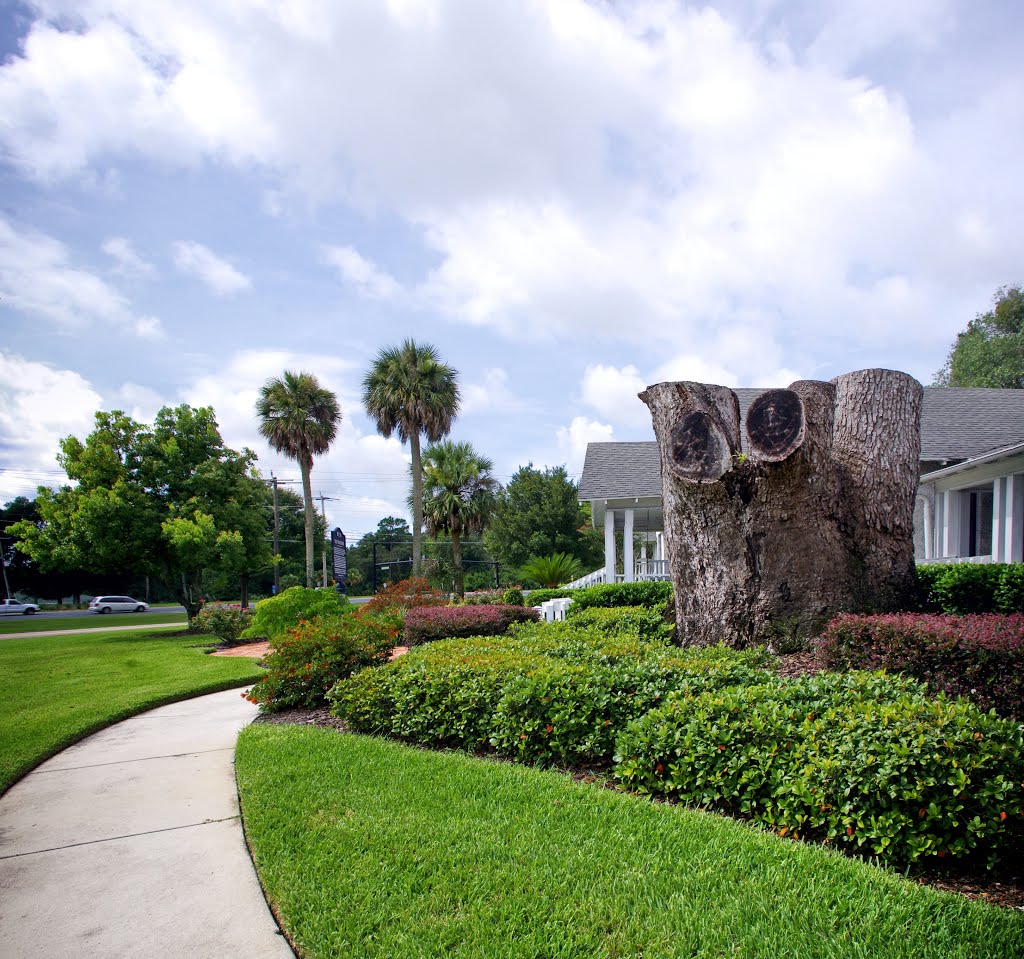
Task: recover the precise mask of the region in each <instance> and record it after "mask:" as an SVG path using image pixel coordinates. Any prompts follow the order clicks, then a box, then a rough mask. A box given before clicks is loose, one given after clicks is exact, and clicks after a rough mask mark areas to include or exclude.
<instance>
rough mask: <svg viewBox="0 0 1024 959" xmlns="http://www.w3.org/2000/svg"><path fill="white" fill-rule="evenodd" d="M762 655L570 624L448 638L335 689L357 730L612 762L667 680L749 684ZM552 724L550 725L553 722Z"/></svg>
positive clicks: (516, 753) (758, 675)
mask: <svg viewBox="0 0 1024 959" xmlns="http://www.w3.org/2000/svg"><path fill="white" fill-rule="evenodd" d="M763 660H764V657H763V653H761V652H760V651H754V652H737V651H734V650H726V649H720V648H714V649H701V650H687V651H684V650H680V649H675V648H673V647H666V646H663V645H661V644H657V643H651V642H649V641H646V640H642V639H640V638H638V637H636V636H606V635H603V634H601V633H599V632H597V631H594V630H588V629H580V628H578V627H573V626H572V625H571V624H570V623H558V624H547V625H543V626H541V625H526V626H519V627H516V628H515V629H514V631H513V632H512V634H511V635H510V636H508V637H507V638H504V639H471V640H443V641H440V642H436V643H431V644H429V645H428V646H423V647H420V648H418V649H416V650H413V651H411V652H410V653H408V654H407V655H405V656H403V657H401V658H400V659H398V660H396V661H395V662H393V663H391V664H389V665H388V666H386V667H384V668H382V669H375V670H365V671H363V672H361V673H358V674H356V675H355V676H353V677H352V678H351V679H349V680H347V681H345V682H342V683H339V684H338V686H337V687H336V688H335V689H334V690H333V691H332V693H331V696H330V698H331V700H332V702H333V703H334V711H335V713H336V714H337V715H339V716H341V717H342V718H343V719H345V720H346V721H347V722H348V723H349V725H350V726H351V727H352V728H353V729H355V730H356V731H357V732H369V733H387V734H389V735H394V736H399V737H401V738H403V739H407V740H411V741H413V742H418V743H423V744H426V745H442V744H443V745H448V746H462V747H465V748H469V749H487V748H494V749H495V750H496V751H497V752H498V753H499V754H501V755H503V756H510V757H514V758H518V759H521V760H523V761H528V762H534V763H537V762H539V763H569V762H607V761H608V760H609V759H610V758H611V752H612V745H613V743H614V739H615V734H616V732H617V731H618V730H619V729H621V727H622V725H623V724H624V722H625V721H626V720H627V719H628V718H632V717H634V716H638V715H640V714H641V713H642V712H644V711H646V710H647V709H649V708H650V707H651V706H652V705H654V704H655V703H657V702H659V701H660V700H661V699H662V697H663V696H664V695H665V694H666V693H667V692H669V691H670V690H673V689H681V688H694V687H698V688H709V687H712V686H717V685H719V684H723V683H734V682H754V681H757V680H759V679H760V680H763V679H764V677H766V676H767V675H768V674H767V673H764V672H762V671H761V670H760V669H759V668H758V667H759V666H760V665H761V664H762V663H763ZM549 727H550V728H549Z"/></svg>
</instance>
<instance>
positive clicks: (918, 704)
mask: <svg viewBox="0 0 1024 959" xmlns="http://www.w3.org/2000/svg"><path fill="white" fill-rule="evenodd" d="M616 762H617V765H616V768H615V774H616V776H617V777H618V778H619V779H620V780H621V781H622V782H623V783H624V784H625V785H626V786H627V787H629V788H630V789H634V790H637V791H639V792H646V793H651V794H654V795H660V796H667V797H672V798H674V799H677V800H679V801H681V802H686V803H689V804H692V805H695V806H699V807H701V808H707V809H714V810H719V811H723V812H728V813H732V814H737V815H740V816H743V817H746V818H750V819H753V820H755V821H757V822H760V823H763V824H765V825H766V826H768V827H770V828H772V829H774V830H776V831H777V832H778V833H780V834H781V835H789V836H792V837H793V838H802V839H809V840H812V841H818V842H824V843H826V844H829V845H832V846H836V847H839V848H844V849H846V850H847V851H851V852H855V853H858V854H863V855H869V856H870V855H874V856H879V857H881V858H884V859H886V860H889V861H893V862H897V863H912V862H917V861H919V860H926V859H934V858H948V859H958V860H981V861H984V862H985V863H986V864H987V865H989V866H993V865H995V864H996V863H997V862H999V861H1000V860H1003V861H1007V862H1012V861H1013V860H1014V858H1015V857H1019V856H1020V854H1021V853H1022V852H1024V848H1022V844H1024V741H1022V727H1021V726H1019V725H1017V724H1015V723H1012V722H1008V721H1006V720H1001V719H998V718H996V717H995V715H994V714H987V713H983V712H981V710H979V709H978V708H977V707H976V706H974V705H973V704H971V703H969V702H967V701H965V700H956V701H950V700H946V699H945V698H943V697H939V698H938V699H936V698H932V697H929V696H926V695H925V693H924V690H923V688H922V687H920V686H919V685H917V684H916V683H915V682H914V681H912V680H909V679H898V678H893V677H890V676H887V675H885V674H882V673H848V674H841V675H840V674H827V673H823V674H821V675H819V676H816V677H803V678H801V679H798V680H795V681H790V682H788V683H783V682H780V681H773V682H770V683H766V684H763V685H755V686H748V687H741V686H737V687H732V688H727V689H719V690H713V691H711V692H705V693H698V694H697V695H688V694H683V695H676V696H673V697H670V699H669V700H668V701H667V702H666V703H665V704H664V705H663V706H661V707H659V708H657V709H654V710H652V711H651V712H649V713H647V714H646V715H645V716H644V717H642V718H641V719H638V720H637V721H635V722H634V723H632V724H631V725H630V726H629V727H628V729H627V730H626V731H625V733H624V734H623V735H622V736H621V738H620V739H619V741H618V745H617V751H616Z"/></svg>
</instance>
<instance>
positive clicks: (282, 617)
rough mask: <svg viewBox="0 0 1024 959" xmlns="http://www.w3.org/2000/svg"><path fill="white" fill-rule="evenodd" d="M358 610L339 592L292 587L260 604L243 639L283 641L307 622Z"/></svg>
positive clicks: (262, 600)
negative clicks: (286, 635) (295, 628)
mask: <svg viewBox="0 0 1024 959" xmlns="http://www.w3.org/2000/svg"><path fill="white" fill-rule="evenodd" d="M354 610H355V606H353V605H352V604H351V603H350V602H349V601H348V600H347V599H346V598H345V597H344V596H342V595H341V593H339V592H337V590H333V589H306V587H305V586H292V587H291V588H290V589H286V590H284V591H282V592H280V593H278V594H277V595H276V596H268V597H267V598H266V599H261V600H260V601H259V602H258V603H257V604H256V609H255V612H254V613H253V617H252V622H251V623H250V624H249V626H248V628H247V629H246V630H245V632H244V633H242V638H243V639H269V640H275V639H280V638H281V637H283V636H284V635H285V634H286V633H287V632H288V630H289V629H291V628H292V627H293V626H297V625H298V624H299V623H300V622H302V621H303V620H312V619H317V618H318V617H321V616H325V617H328V618H333V617H337V616H340V615H341V614H343V613H351V612H353V611H354Z"/></svg>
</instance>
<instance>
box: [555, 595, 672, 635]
mask: <svg viewBox="0 0 1024 959" xmlns="http://www.w3.org/2000/svg"><path fill="white" fill-rule="evenodd" d="M667 612H668V604H667V603H658V604H657V605H656V606H607V607H605V606H589V607H587V606H577V605H576V604H575V603H573V604H572V606H570V607H569V610H568V612H567V613H566V619H568V620H569V621H570V622H571V623H572V624H573V625H574V626H579V627H581V628H584V629H593V630H595V631H597V632H599V633H603V634H605V635H608V636H613V635H616V634H619V633H628V634H630V635H633V636H639V637H641V638H642V639H650V640H660V641H661V642H668V641H669V640H670V639H671V638H672V625H671V623H670V622H669V620H668V618H667V615H666V614H667Z"/></svg>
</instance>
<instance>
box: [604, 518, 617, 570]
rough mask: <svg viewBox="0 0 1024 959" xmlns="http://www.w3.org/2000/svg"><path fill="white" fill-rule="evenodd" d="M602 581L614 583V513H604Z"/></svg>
mask: <svg viewBox="0 0 1024 959" xmlns="http://www.w3.org/2000/svg"><path fill="white" fill-rule="evenodd" d="M604 581H605V582H606V583H614V582H615V511H614V510H610V509H606V510H605V511H604Z"/></svg>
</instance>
